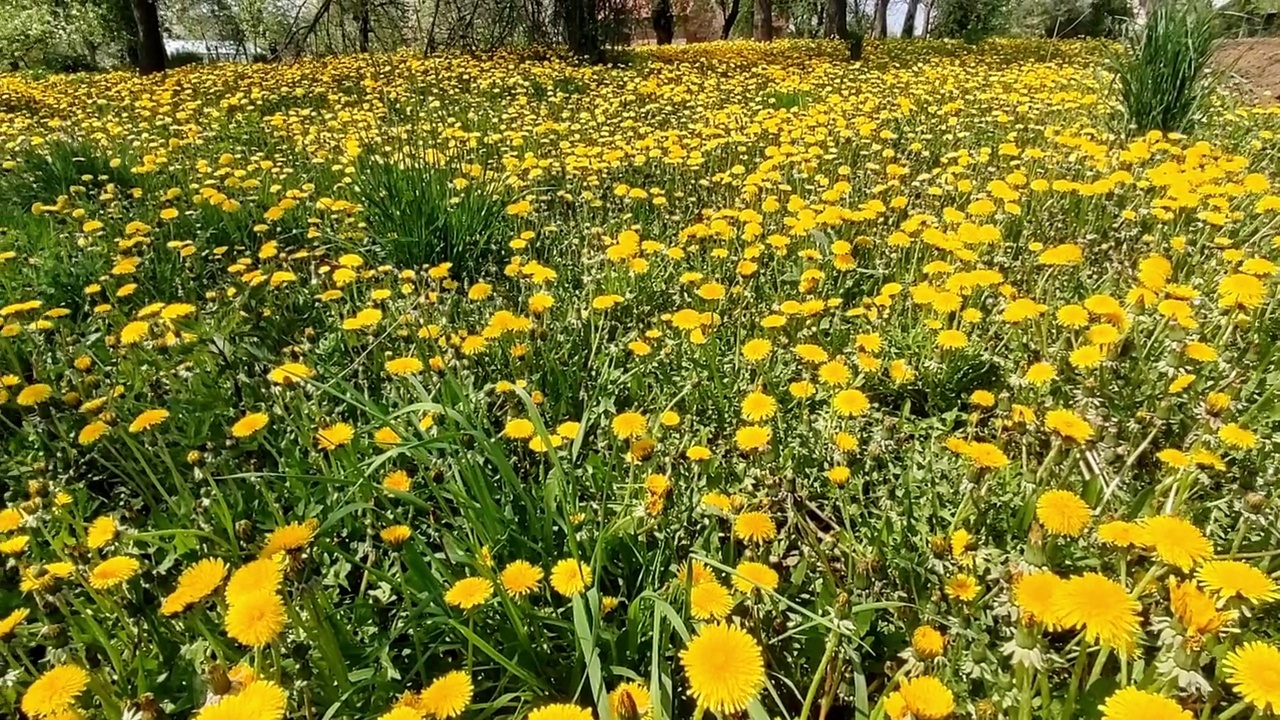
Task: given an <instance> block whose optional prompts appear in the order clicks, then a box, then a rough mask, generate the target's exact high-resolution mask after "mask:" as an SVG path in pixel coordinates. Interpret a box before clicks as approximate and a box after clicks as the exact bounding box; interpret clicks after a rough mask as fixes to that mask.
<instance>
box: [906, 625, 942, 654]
mask: <svg viewBox="0 0 1280 720" xmlns="http://www.w3.org/2000/svg"><path fill="white" fill-rule="evenodd" d="M946 645H947V639H946V638H945V637H943V635H942V633H940V632H938V631H937V629H936V628H932V627H929V626H928V625H921V626H920V627H918V628H916V629H915V632H913V633H911V649H912V650H915V653H916V655H917V656H918V657H919V658H920V659H921V660H932V659H934V658H936V657H939V656H941V655H942V651H943V650H944V649H946Z"/></svg>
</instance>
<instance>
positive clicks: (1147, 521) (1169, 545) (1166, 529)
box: [1138, 515, 1213, 572]
mask: <svg viewBox="0 0 1280 720" xmlns="http://www.w3.org/2000/svg"><path fill="white" fill-rule="evenodd" d="M1138 525H1139V526H1140V527H1141V528H1142V538H1141V541H1142V545H1143V547H1145V548H1147V549H1148V550H1151V551H1153V552H1155V554H1156V557H1158V558H1160V560H1161V561H1163V562H1165V563H1168V564H1169V565H1172V566H1174V567H1176V568H1178V569H1179V570H1181V571H1183V572H1187V571H1189V570H1190V569H1191V568H1193V567H1195V566H1196V565H1197V564H1199V563H1201V562H1203V561H1204V560H1207V559H1209V558H1211V557H1213V545H1212V544H1211V543H1210V542H1209V539H1208V538H1206V537H1205V536H1204V533H1202V532H1200V529H1199V528H1197V527H1196V526H1195V525H1192V524H1191V523H1189V522H1187V521H1186V520H1183V519H1182V518H1180V517H1175V516H1172V515H1158V516H1156V517H1149V518H1143V519H1142V520H1141V521H1139V523H1138Z"/></svg>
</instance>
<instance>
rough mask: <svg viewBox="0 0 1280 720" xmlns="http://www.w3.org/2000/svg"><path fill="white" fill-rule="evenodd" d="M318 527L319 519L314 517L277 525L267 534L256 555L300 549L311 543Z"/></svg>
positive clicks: (261, 556) (264, 555)
mask: <svg viewBox="0 0 1280 720" xmlns="http://www.w3.org/2000/svg"><path fill="white" fill-rule="evenodd" d="M319 527H320V521H318V520H316V519H315V518H311V519H310V520H305V521H303V522H300V523H289V524H288V525H285V526H283V527H278V528H276V529H275V530H272V531H271V534H270V535H268V536H267V541H266V542H265V543H264V544H263V545H262V550H260V551H259V552H258V557H260V558H269V557H271V556H272V555H275V554H276V553H281V552H289V551H290V550H301V549H302V548H305V547H306V546H308V545H310V544H311V539H312V538H313V537H315V534H316V530H317V529H318V528H319Z"/></svg>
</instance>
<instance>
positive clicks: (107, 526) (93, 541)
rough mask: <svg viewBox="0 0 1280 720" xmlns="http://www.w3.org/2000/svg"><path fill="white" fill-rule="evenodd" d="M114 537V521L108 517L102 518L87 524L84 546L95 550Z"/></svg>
mask: <svg viewBox="0 0 1280 720" xmlns="http://www.w3.org/2000/svg"><path fill="white" fill-rule="evenodd" d="M115 537H116V521H115V519H114V518H112V517H111V516H109V515H103V516H102V517H100V518H98V519H96V520H94V521H93V522H91V523H89V528H88V530H86V531H85V544H86V545H88V546H89V547H90V548H92V549H94V550H97V549H98V548H100V547H102V546H103V545H106V544H107V543H109V542H111V541H112V540H114V539H115Z"/></svg>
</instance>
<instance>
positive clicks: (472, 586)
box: [444, 577, 493, 610]
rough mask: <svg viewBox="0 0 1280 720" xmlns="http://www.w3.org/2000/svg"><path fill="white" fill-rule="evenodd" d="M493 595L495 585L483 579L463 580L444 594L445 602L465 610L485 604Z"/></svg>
mask: <svg viewBox="0 0 1280 720" xmlns="http://www.w3.org/2000/svg"><path fill="white" fill-rule="evenodd" d="M492 595H493V583H492V582H490V581H489V580H488V579H486V578H482V577H469V578H463V579H461V580H459V581H458V582H456V583H454V584H453V586H452V587H450V588H449V591H448V592H446V593H445V594H444V601H445V603H446V604H447V605H451V606H453V607H456V608H461V609H463V610H470V609H472V608H475V607H478V606H480V605H482V604H484V601H486V600H488V599H489V598H490V597H491V596H492Z"/></svg>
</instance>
